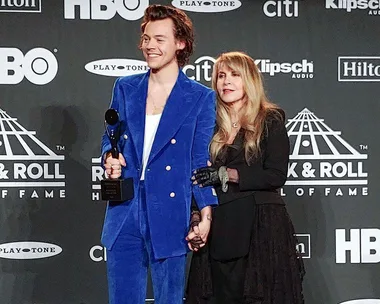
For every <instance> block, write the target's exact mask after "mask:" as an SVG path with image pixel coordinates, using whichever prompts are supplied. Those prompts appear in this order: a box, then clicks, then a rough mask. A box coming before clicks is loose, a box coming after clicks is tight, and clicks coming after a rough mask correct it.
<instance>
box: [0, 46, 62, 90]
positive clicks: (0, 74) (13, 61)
mask: <svg viewBox="0 0 380 304" xmlns="http://www.w3.org/2000/svg"><path fill="white" fill-rule="evenodd" d="M57 72H58V61H57V59H56V58H55V56H54V54H53V53H52V52H50V51H49V50H47V49H44V48H35V49H31V50H30V51H28V52H27V53H26V54H25V56H24V54H23V53H22V52H21V51H20V50H19V49H17V48H0V84H18V83H20V82H21V81H22V80H23V79H24V77H25V78H26V79H28V80H29V81H30V82H31V83H34V84H37V85H44V84H47V83H49V82H51V81H52V80H53V79H54V78H55V76H56V75H57Z"/></svg>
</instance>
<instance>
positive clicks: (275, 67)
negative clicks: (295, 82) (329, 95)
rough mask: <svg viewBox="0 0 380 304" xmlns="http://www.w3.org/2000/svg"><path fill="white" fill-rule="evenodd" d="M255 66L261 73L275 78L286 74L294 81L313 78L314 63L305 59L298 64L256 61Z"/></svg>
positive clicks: (267, 60) (265, 60)
mask: <svg viewBox="0 0 380 304" xmlns="http://www.w3.org/2000/svg"><path fill="white" fill-rule="evenodd" d="M255 63H256V65H257V66H258V68H259V69H260V71H261V73H263V74H269V75H270V76H275V75H276V74H279V73H281V74H287V75H290V76H291V77H292V78H295V79H305V78H313V77H314V63H313V62H312V61H308V60H307V59H302V60H301V61H299V62H272V61H270V60H269V59H256V60H255Z"/></svg>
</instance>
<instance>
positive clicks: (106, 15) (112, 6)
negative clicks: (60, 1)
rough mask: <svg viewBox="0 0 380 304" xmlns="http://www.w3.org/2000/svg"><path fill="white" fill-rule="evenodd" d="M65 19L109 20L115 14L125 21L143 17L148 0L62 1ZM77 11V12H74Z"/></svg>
mask: <svg viewBox="0 0 380 304" xmlns="http://www.w3.org/2000/svg"><path fill="white" fill-rule="evenodd" d="M64 1H65V2H64V17H65V19H76V18H78V15H79V19H92V20H110V19H112V18H113V17H114V16H115V15H116V13H117V14H118V15H119V16H120V17H122V18H123V19H125V20H138V19H140V18H141V17H142V16H144V11H145V9H146V8H147V7H148V6H149V0H138V1H126V0H64ZM76 9H78V10H76Z"/></svg>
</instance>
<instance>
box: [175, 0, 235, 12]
mask: <svg viewBox="0 0 380 304" xmlns="http://www.w3.org/2000/svg"><path fill="white" fill-rule="evenodd" d="M172 5H173V6H175V7H177V8H180V9H182V10H185V11H190V12H201V13H218V12H227V11H232V10H235V9H238V8H239V7H240V6H241V2H240V1H239V0H210V1H209V0H206V1H205V0H194V1H193V0H173V1H172Z"/></svg>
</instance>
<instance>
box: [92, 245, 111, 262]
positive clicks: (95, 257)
mask: <svg viewBox="0 0 380 304" xmlns="http://www.w3.org/2000/svg"><path fill="white" fill-rule="evenodd" d="M89 256H90V259H91V260H92V261H94V262H103V261H104V262H106V261H107V249H106V248H105V247H103V246H100V245H95V246H93V247H91V248H90V251H89Z"/></svg>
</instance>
